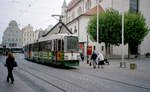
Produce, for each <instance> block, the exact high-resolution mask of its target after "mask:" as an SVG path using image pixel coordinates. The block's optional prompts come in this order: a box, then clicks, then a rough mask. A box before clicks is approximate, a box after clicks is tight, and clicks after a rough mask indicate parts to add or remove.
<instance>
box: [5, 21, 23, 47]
mask: <svg viewBox="0 0 150 92" xmlns="http://www.w3.org/2000/svg"><path fill="white" fill-rule="evenodd" d="M2 43H3V46H6V48H22V32H21V30H20V29H19V27H18V24H17V22H16V21H14V20H13V21H11V22H10V23H9V25H8V27H7V28H6V30H5V31H4V35H3V42H2Z"/></svg>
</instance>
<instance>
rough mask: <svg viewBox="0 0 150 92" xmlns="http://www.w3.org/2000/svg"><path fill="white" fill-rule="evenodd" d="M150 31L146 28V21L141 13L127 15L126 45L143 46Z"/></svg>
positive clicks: (128, 13)
mask: <svg viewBox="0 0 150 92" xmlns="http://www.w3.org/2000/svg"><path fill="white" fill-rule="evenodd" d="M148 32H149V29H148V27H147V26H146V23H145V19H144V17H143V15H142V14H141V13H136V12H130V11H129V12H126V13H125V43H128V44H129V45H131V44H136V45H138V44H141V42H142V41H143V40H144V37H145V36H146V35H147V34H148Z"/></svg>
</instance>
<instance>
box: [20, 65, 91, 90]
mask: <svg viewBox="0 0 150 92" xmlns="http://www.w3.org/2000/svg"><path fill="white" fill-rule="evenodd" d="M19 69H21V70H22V71H24V72H26V73H28V74H30V75H32V76H34V77H36V78H38V79H40V80H42V81H44V82H46V83H48V84H50V85H52V86H54V87H56V88H58V89H60V90H62V91H63V92H68V91H67V90H65V89H63V88H61V87H59V86H58V85H56V84H54V83H51V82H49V81H48V80H45V79H43V78H41V77H39V76H37V75H35V74H34V73H31V72H29V71H28V70H26V69H24V68H20V67H19ZM28 69H32V70H34V71H36V72H41V73H43V74H46V75H48V76H50V77H53V78H55V79H57V80H60V81H63V82H66V83H68V84H70V85H73V86H76V87H77V88H81V89H83V90H86V91H85V92H93V91H91V90H90V89H88V88H84V87H82V86H80V85H78V84H75V83H73V82H71V81H68V80H65V79H62V78H60V77H58V76H55V75H53V74H49V73H47V72H44V71H42V70H38V69H35V68H33V67H29V66H28Z"/></svg>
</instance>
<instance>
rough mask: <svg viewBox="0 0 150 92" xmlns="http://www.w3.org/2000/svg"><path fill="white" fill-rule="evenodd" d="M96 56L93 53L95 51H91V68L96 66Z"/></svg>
mask: <svg viewBox="0 0 150 92" xmlns="http://www.w3.org/2000/svg"><path fill="white" fill-rule="evenodd" d="M96 58H97V54H96V53H95V51H93V54H92V56H91V60H92V61H93V68H94V69H95V68H96Z"/></svg>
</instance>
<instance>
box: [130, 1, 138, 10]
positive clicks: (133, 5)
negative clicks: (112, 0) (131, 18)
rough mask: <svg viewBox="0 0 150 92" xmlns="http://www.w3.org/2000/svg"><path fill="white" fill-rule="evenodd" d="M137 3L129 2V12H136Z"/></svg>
mask: <svg viewBox="0 0 150 92" xmlns="http://www.w3.org/2000/svg"><path fill="white" fill-rule="evenodd" d="M138 2H139V0H130V11H135V12H138Z"/></svg>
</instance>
